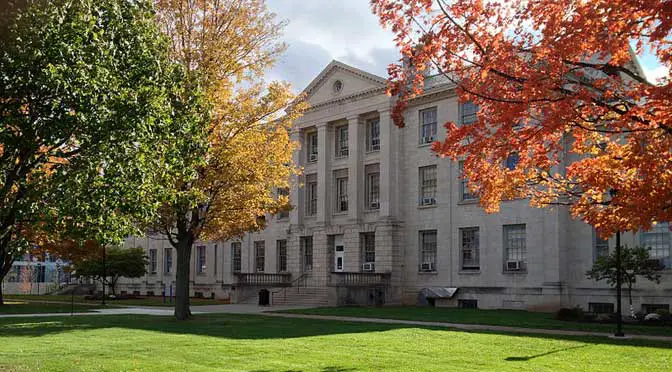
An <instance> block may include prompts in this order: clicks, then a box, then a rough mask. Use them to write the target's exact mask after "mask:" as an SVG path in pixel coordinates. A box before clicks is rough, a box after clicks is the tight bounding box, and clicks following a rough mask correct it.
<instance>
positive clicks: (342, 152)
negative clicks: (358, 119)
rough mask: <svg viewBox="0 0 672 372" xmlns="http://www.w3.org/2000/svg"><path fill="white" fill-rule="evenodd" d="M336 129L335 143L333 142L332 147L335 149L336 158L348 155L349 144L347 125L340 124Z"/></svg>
mask: <svg viewBox="0 0 672 372" xmlns="http://www.w3.org/2000/svg"><path fill="white" fill-rule="evenodd" d="M335 129H336V135H335V136H334V138H335V139H336V143H335V144H334V148H335V149H336V154H334V155H335V156H336V158H347V157H348V155H349V145H348V126H347V125H340V126H338V127H336V128H335Z"/></svg>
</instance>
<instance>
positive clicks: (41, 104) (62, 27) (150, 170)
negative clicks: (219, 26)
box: [0, 0, 198, 304]
mask: <svg viewBox="0 0 672 372" xmlns="http://www.w3.org/2000/svg"><path fill="white" fill-rule="evenodd" d="M25 2H26V3H27V6H25V7H21V8H20V9H18V10H17V11H16V12H8V13H6V14H3V16H4V17H5V18H3V19H7V20H8V23H3V25H2V29H3V30H4V31H6V32H3V34H2V36H1V37H0V280H2V278H3V277H4V276H5V275H6V274H7V272H8V271H9V269H10V267H11V265H12V263H13V261H14V260H15V258H16V257H18V256H19V255H21V254H23V252H25V251H26V250H28V249H29V248H30V247H33V246H35V245H41V244H43V243H45V242H46V241H49V240H54V239H62V238H64V237H68V238H70V239H73V240H75V241H79V240H83V239H82V238H84V237H85V238H86V239H92V240H95V241H98V242H100V244H102V245H111V244H117V243H118V242H119V241H120V240H121V239H123V238H124V237H125V236H127V235H129V234H133V233H137V232H138V227H140V226H141V224H139V222H143V221H146V220H150V219H152V218H153V216H154V214H155V212H156V209H157V207H158V205H159V200H160V199H161V197H162V196H163V194H162V192H161V189H160V185H161V184H163V183H164V182H162V179H161V178H160V177H163V176H164V173H168V170H170V168H171V167H172V166H174V165H176V163H171V161H172V160H171V159H173V158H174V156H172V152H171V149H172V148H173V145H174V143H175V137H176V135H175V133H179V132H180V129H179V128H180V127H179V126H180V125H181V122H180V121H179V120H171V116H170V113H171V112H172V111H173V110H172V109H173V106H172V102H174V101H175V100H174V97H176V96H178V95H179V94H180V90H181V89H183V87H184V86H183V84H181V82H182V77H183V76H184V74H183V73H182V71H183V70H182V69H181V68H180V66H179V65H177V64H174V63H172V62H171V60H170V58H169V53H168V51H169V49H168V43H167V42H166V38H165V37H164V36H163V34H162V33H161V32H160V31H159V29H158V28H157V24H156V22H155V14H154V9H153V3H152V2H151V1H150V0H137V1H117V0H53V1H47V0H31V1H25ZM8 14H9V15H11V16H9V15H8ZM191 96H195V97H198V95H197V94H192V95H191ZM171 164H172V165H171ZM1 303H2V293H1V292H0V304H1Z"/></svg>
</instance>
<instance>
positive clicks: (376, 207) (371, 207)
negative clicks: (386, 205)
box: [369, 202, 380, 209]
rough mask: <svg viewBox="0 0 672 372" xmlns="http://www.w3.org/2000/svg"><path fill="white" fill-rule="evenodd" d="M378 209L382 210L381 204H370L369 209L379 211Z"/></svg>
mask: <svg viewBox="0 0 672 372" xmlns="http://www.w3.org/2000/svg"><path fill="white" fill-rule="evenodd" d="M378 208H380V203H378V202H371V204H369V209H378Z"/></svg>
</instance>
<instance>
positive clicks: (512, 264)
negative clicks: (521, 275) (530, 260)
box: [506, 260, 522, 271]
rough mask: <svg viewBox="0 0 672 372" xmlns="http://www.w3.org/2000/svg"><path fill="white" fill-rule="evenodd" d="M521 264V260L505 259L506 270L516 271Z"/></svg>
mask: <svg viewBox="0 0 672 372" xmlns="http://www.w3.org/2000/svg"><path fill="white" fill-rule="evenodd" d="M521 264H522V262H521V261H512V260H508V261H506V270H508V271H518V270H520V269H521V268H522V265H521Z"/></svg>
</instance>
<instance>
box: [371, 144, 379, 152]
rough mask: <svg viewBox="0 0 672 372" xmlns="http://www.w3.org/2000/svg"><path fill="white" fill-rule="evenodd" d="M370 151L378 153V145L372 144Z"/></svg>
mask: <svg viewBox="0 0 672 372" xmlns="http://www.w3.org/2000/svg"><path fill="white" fill-rule="evenodd" d="M371 151H380V144H378V143H374V144H373V145H371Z"/></svg>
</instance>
